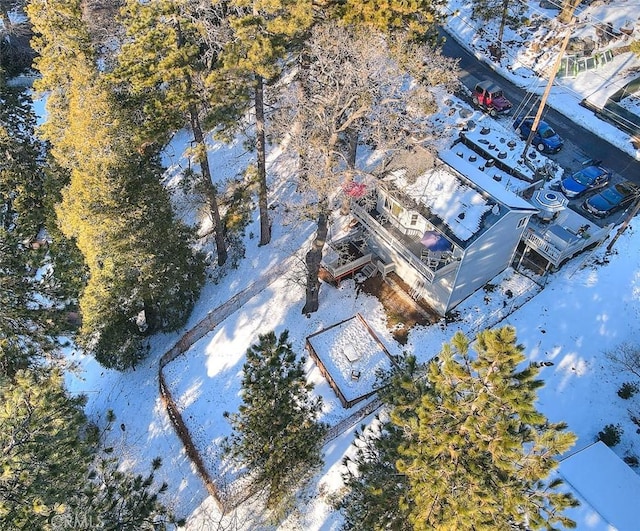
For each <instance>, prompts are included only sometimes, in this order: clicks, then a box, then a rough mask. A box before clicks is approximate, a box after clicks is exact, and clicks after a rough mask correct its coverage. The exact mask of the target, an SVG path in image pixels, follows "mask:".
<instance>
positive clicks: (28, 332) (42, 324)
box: [0, 72, 60, 377]
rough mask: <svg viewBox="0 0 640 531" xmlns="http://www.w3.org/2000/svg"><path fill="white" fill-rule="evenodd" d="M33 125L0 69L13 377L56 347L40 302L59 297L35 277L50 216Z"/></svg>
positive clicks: (4, 303) (5, 313) (4, 333)
mask: <svg viewBox="0 0 640 531" xmlns="http://www.w3.org/2000/svg"><path fill="white" fill-rule="evenodd" d="M34 125H35V116H34V113H33V111H32V109H31V105H30V100H29V99H28V97H27V96H26V94H25V93H24V92H23V91H20V90H18V89H11V88H9V87H7V86H6V84H4V79H3V78H2V73H1V72H0V159H1V160H0V375H5V376H9V377H13V375H14V374H15V373H16V372H17V370H18V369H21V368H27V367H29V366H31V364H32V362H33V360H34V359H35V358H38V357H44V356H46V355H47V354H48V352H50V351H51V350H52V347H53V343H52V341H51V340H50V338H49V337H48V335H47V332H48V329H49V328H50V327H49V325H48V324H47V323H48V322H49V320H50V319H51V318H52V316H51V315H48V314H47V313H46V312H45V310H44V309H42V308H41V304H37V303H36V301H39V302H41V301H44V300H49V301H51V305H53V304H54V302H57V303H59V302H60V299H57V298H56V297H55V293H54V292H52V290H51V289H50V283H49V282H46V279H45V278H42V279H39V280H36V279H35V277H34V273H35V272H36V271H37V270H38V268H40V266H42V265H43V264H44V263H45V260H46V254H45V249H43V248H38V247H39V245H40V244H39V243H34V240H36V238H37V237H38V236H39V232H40V230H41V228H42V227H43V226H44V225H45V221H46V214H45V211H46V209H45V206H44V199H43V198H44V196H45V191H46V179H45V174H44V171H43V168H42V155H41V153H42V151H43V146H42V145H41V144H40V143H39V142H37V141H36V140H35V138H34V136H33V135H34Z"/></svg>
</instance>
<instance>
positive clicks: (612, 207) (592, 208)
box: [582, 181, 640, 218]
mask: <svg viewBox="0 0 640 531" xmlns="http://www.w3.org/2000/svg"><path fill="white" fill-rule="evenodd" d="M639 194H640V188H638V185H636V184H634V183H632V182H629V181H623V182H621V183H618V184H612V185H611V186H609V187H607V188H605V189H604V190H602V191H601V192H600V193H598V194H596V195H594V196H592V197H590V198H589V199H587V200H586V201H585V202H584V203H582V207H583V208H584V209H585V210H586V211H587V212H591V213H592V214H593V215H594V216H598V217H600V218H603V217H605V216H608V215H609V214H612V213H613V212H615V211H616V210H620V209H622V208H625V207H626V206H628V205H629V204H630V203H631V202H632V201H633V200H634V199H636V198H638V195H639Z"/></svg>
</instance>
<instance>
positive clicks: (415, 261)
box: [351, 201, 435, 283]
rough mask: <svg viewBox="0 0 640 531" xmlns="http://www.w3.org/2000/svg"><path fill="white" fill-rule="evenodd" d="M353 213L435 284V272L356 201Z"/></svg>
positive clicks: (378, 237)
mask: <svg viewBox="0 0 640 531" xmlns="http://www.w3.org/2000/svg"><path fill="white" fill-rule="evenodd" d="M351 212H352V213H353V215H354V216H355V217H356V218H357V219H358V221H360V223H362V225H364V227H366V229H367V230H368V231H369V232H370V233H371V234H373V235H374V236H375V237H376V238H377V239H378V240H379V241H381V242H382V243H383V244H384V245H386V246H388V247H389V249H390V250H392V251H393V252H395V253H396V254H398V255H399V256H401V257H402V258H403V259H404V260H405V261H406V262H408V263H409V264H410V265H411V266H412V267H413V268H414V269H415V270H416V271H418V272H419V273H420V274H421V275H422V276H423V277H424V278H425V279H426V280H427V281H428V282H429V283H431V282H433V279H434V278H435V272H434V271H432V270H431V269H429V268H428V267H427V266H426V264H424V262H422V261H421V260H420V259H419V258H418V257H417V256H416V255H414V254H413V253H412V252H411V251H410V250H409V249H408V248H407V246H406V245H405V244H404V242H401V241H400V240H398V239H397V238H396V237H395V236H393V234H391V232H389V231H388V230H387V229H386V228H384V226H383V225H382V224H380V223H379V222H378V221H377V220H376V219H375V218H374V217H373V216H372V215H371V214H369V213H368V212H367V211H366V210H365V209H364V208H362V207H361V206H360V205H358V204H357V203H356V202H355V201H354V202H352V203H351Z"/></svg>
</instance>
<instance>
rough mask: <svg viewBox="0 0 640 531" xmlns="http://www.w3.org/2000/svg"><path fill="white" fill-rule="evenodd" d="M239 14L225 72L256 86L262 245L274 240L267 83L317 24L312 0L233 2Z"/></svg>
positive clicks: (232, 19) (234, 18)
mask: <svg viewBox="0 0 640 531" xmlns="http://www.w3.org/2000/svg"><path fill="white" fill-rule="evenodd" d="M230 3H231V5H232V6H235V7H237V8H239V9H238V14H235V15H232V16H231V17H230V25H231V28H232V29H233V31H234V38H233V39H231V40H230V42H229V44H228V45H227V46H226V48H225V50H224V57H223V63H224V66H225V69H230V70H232V71H240V72H245V73H246V74H245V76H244V77H245V79H247V80H248V81H249V83H250V84H251V86H252V92H253V102H254V110H255V124H256V151H257V172H258V188H259V190H258V208H259V211H260V245H266V244H268V243H269V241H270V240H271V227H270V222H269V211H268V208H267V192H268V190H267V175H266V139H265V112H264V82H265V80H266V81H267V82H270V81H273V80H275V79H277V78H278V76H279V75H280V68H281V65H282V63H283V60H284V58H285V55H286V53H287V49H288V48H289V49H290V48H291V47H292V43H295V42H296V41H299V40H300V38H301V36H302V35H304V34H305V33H306V32H307V31H308V29H309V28H310V27H311V25H312V23H313V2H311V1H309V0H304V1H300V0H276V1H273V0H269V1H264V0H231V2H230Z"/></svg>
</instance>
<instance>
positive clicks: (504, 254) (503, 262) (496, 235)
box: [446, 210, 532, 312]
mask: <svg viewBox="0 0 640 531" xmlns="http://www.w3.org/2000/svg"><path fill="white" fill-rule="evenodd" d="M531 214H532V212H531V211H529V212H521V211H517V210H516V211H513V210H512V211H510V212H508V213H507V214H506V215H505V216H504V217H502V218H501V219H499V220H498V221H497V223H496V224H495V225H493V226H492V227H491V230H490V231H487V232H486V233H484V234H482V235H481V236H480V237H479V238H478V239H477V240H475V241H474V242H473V243H471V245H470V246H469V247H468V248H467V249H466V251H465V255H464V257H463V259H462V263H461V264H460V268H459V269H458V276H457V278H456V279H455V280H454V281H453V285H454V286H455V288H454V289H453V290H452V291H451V297H450V299H449V300H448V301H447V304H446V311H447V312H448V311H450V310H452V309H453V308H455V307H456V306H457V305H458V304H460V303H461V302H462V301H463V300H464V299H466V298H467V297H469V296H470V295H472V294H473V293H474V292H475V291H476V290H478V289H480V288H481V287H482V286H484V285H485V284H486V283H487V282H489V281H490V280H491V279H492V278H494V277H495V276H496V275H497V274H498V273H501V272H502V271H504V270H505V269H506V268H507V267H509V266H510V265H511V262H512V261H513V258H514V255H515V252H516V248H517V247H518V243H519V241H520V238H521V237H522V233H523V231H524V229H525V227H526V225H527V221H528V218H529V217H530V216H531ZM522 220H524V221H522ZM518 225H521V226H520V227H519V226H518Z"/></svg>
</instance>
